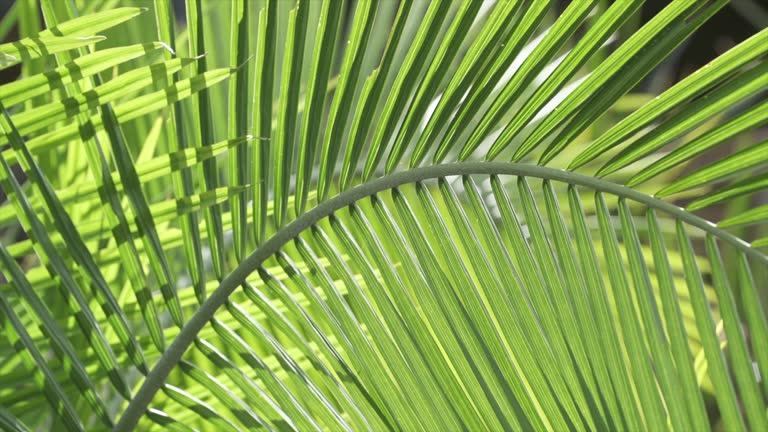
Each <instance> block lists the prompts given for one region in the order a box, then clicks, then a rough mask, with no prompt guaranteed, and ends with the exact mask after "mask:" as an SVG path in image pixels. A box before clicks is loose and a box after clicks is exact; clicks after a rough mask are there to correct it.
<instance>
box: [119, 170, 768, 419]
mask: <svg viewBox="0 0 768 432" xmlns="http://www.w3.org/2000/svg"><path fill="white" fill-rule="evenodd" d="M471 174H487V175H516V176H524V177H537V178H541V179H548V180H555V181H561V182H565V183H568V184H571V185H577V186H585V187H588V188H591V189H593V190H596V191H601V192H607V193H610V194H612V195H616V196H619V197H623V198H626V199H630V200H633V201H636V202H639V203H641V204H645V205H646V206H648V207H650V208H653V209H656V210H659V211H663V212H665V213H668V214H670V215H671V216H673V217H674V218H676V219H678V220H680V221H682V222H685V223H687V224H690V225H693V226H695V227H698V228H700V229H702V230H703V231H705V232H707V233H710V234H712V235H713V236H715V237H717V238H719V239H721V240H723V241H725V242H727V243H729V244H731V245H732V246H734V247H735V248H737V249H739V250H741V251H742V252H744V253H745V254H746V255H747V256H750V257H752V258H754V259H756V260H758V261H759V262H762V263H764V264H768V255H764V254H762V253H761V252H759V251H758V250H756V249H753V248H752V247H751V246H750V244H749V243H747V242H745V241H743V240H741V239H739V238H738V237H736V236H734V235H733V234H730V233H728V232H727V231H725V230H723V229H721V228H718V227H717V225H715V224H714V223H712V222H710V221H707V220H705V219H702V218H700V217H698V216H696V215H694V214H693V213H691V212H689V211H686V210H685V209H683V208H681V207H678V206H675V205H673V204H670V203H667V202H664V201H661V200H659V199H657V198H654V197H652V196H650V195H647V194H644V193H642V192H638V191H636V190H634V189H630V188H628V187H626V186H622V185H619V184H616V183H612V182H609V181H606V180H603V179H598V178H594V177H590V176H586V175H583V174H577V173H574V172H571V171H565V170H561V169H555V168H549V167H545V166H538V165H528V164H519V163H509V162H462V163H453V164H442V165H434V166H427V167H420V168H415V169H411V170H407V171H401V172H397V173H394V174H391V175H387V176H384V177H380V178H377V179H374V180H371V181H368V182H366V183H364V184H361V185H360V186H358V187H355V188H353V189H349V190H347V191H345V192H342V193H341V194H339V195H337V196H335V197H333V198H331V199H329V200H327V201H324V202H322V203H320V204H319V205H318V206H316V207H315V208H313V209H312V210H310V211H308V212H307V213H304V214H303V215H301V216H299V217H298V218H296V219H295V220H294V221H293V222H291V223H290V224H288V225H286V226H285V227H284V228H282V229H280V230H279V231H278V232H276V233H275V234H274V235H273V236H272V237H271V238H270V239H269V240H267V241H266V242H264V243H263V244H262V245H261V246H259V247H258V248H257V249H256V250H255V251H254V252H253V253H251V255H249V256H248V257H246V258H245V259H244V260H243V261H242V262H241V263H240V265H238V266H237V267H236V268H235V269H234V270H233V271H232V272H231V273H230V274H229V275H228V276H227V277H225V278H224V279H223V280H222V281H221V284H220V285H219V287H218V288H216V290H215V291H214V292H213V293H212V294H211V296H210V297H209V298H208V299H207V300H206V301H205V302H204V303H203V304H202V305H201V306H200V308H199V309H198V310H197V312H195V314H194V315H193V316H192V318H191V319H190V320H189V321H187V323H186V325H185V326H184V327H183V328H182V329H181V331H180V332H179V334H178V335H177V336H176V339H175V340H174V341H173V343H172V344H171V345H170V346H168V349H167V350H166V351H165V352H164V353H163V355H162V357H160V360H159V361H158V362H157V364H155V366H154V367H153V368H152V370H151V371H150V373H149V375H147V377H146V379H145V380H144V383H143V384H142V385H141V388H140V389H139V391H138V393H136V396H135V397H134V398H133V399H132V400H131V401H130V403H129V404H128V407H127V408H126V410H125V412H124V413H123V415H122V416H121V417H120V421H119V422H118V423H117V425H115V428H114V430H115V431H116V432H128V431H132V430H133V429H134V428H135V426H136V424H137V423H138V421H139V419H140V418H141V416H142V415H143V413H144V412H145V410H146V409H147V407H148V406H149V403H150V402H151V401H152V398H153V397H154V395H155V393H157V391H158V390H159V389H160V387H162V385H163V383H164V382H165V379H166V378H167V377H168V374H169V373H170V372H171V370H172V369H173V367H174V366H175V365H176V364H177V363H178V362H179V360H180V359H181V357H182V355H183V354H184V352H185V351H186V350H187V348H188V347H189V346H190V345H191V344H192V342H194V340H195V337H196V336H197V334H198V332H199V331H200V330H201V329H202V328H203V326H205V324H206V323H207V322H208V321H209V320H210V319H211V318H212V317H213V315H214V313H216V311H217V310H218V309H219V307H221V306H222V305H223V304H224V303H225V302H226V301H227V298H229V295H230V294H232V292H233V291H234V290H235V289H236V288H237V287H238V286H240V285H241V284H242V283H243V282H244V281H245V279H246V277H248V275H250V274H251V273H252V272H253V271H255V270H256V269H258V268H259V266H261V264H262V263H263V262H264V261H265V260H266V259H267V258H269V257H270V256H272V255H273V254H275V253H276V252H277V251H279V250H280V248H281V247H283V245H285V244H286V243H287V242H289V241H290V240H292V239H294V238H295V237H297V236H298V235H299V234H300V233H301V232H302V231H304V230H305V229H307V228H309V227H311V226H312V225H314V224H316V223H317V222H318V221H320V220H322V219H323V218H325V217H327V216H329V215H331V214H332V213H333V212H335V211H336V210H339V209H341V208H344V207H345V206H348V205H350V204H352V203H354V202H356V201H358V200H360V199H363V198H365V197H368V196H371V195H374V194H376V193H378V192H381V191H383V190H388V189H392V188H395V187H398V186H401V185H403V184H407V183H415V182H419V181H423V180H428V179H434V178H440V177H447V176H459V175H471Z"/></svg>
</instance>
